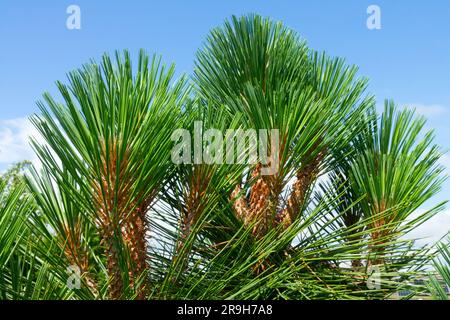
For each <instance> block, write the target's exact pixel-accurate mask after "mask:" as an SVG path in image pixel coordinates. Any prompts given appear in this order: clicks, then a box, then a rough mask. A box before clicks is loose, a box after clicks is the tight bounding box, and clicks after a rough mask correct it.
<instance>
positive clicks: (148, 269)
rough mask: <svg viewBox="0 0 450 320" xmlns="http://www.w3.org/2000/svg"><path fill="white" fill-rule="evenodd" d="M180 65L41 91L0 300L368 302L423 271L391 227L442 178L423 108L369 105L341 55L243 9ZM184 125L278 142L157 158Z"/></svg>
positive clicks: (419, 252) (89, 76)
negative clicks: (240, 152)
mask: <svg viewBox="0 0 450 320" xmlns="http://www.w3.org/2000/svg"><path fill="white" fill-rule="evenodd" d="M195 66H196V67H195V71H194V75H193V77H192V78H191V79H189V78H187V77H186V76H181V77H180V78H179V79H178V80H175V79H174V74H175V70H174V66H173V65H172V66H170V67H166V66H165V65H164V64H162V63H161V61H160V58H159V57H156V56H154V57H153V58H151V59H150V58H149V57H148V56H147V55H146V54H145V53H144V52H143V51H141V52H140V54H139V59H138V63H137V66H133V65H132V63H131V58H130V55H129V53H128V52H127V51H125V52H123V53H116V55H115V59H111V58H110V57H109V56H108V55H106V54H105V55H104V56H103V59H102V61H101V63H96V62H94V61H92V62H91V63H89V64H87V65H85V66H84V67H83V68H81V69H78V70H76V71H73V72H71V73H69V75H68V84H63V83H62V82H57V87H58V89H59V91H60V94H61V97H62V102H57V101H56V100H55V99H54V98H53V97H52V96H50V95H49V94H48V93H46V94H44V101H43V102H39V107H40V110H41V114H40V115H35V116H33V117H32V122H33V123H34V125H35V126H36V128H37V129H38V131H39V133H40V134H41V135H42V137H43V139H44V143H39V142H38V141H36V140H33V146H34V149H35V151H36V153H37V155H38V156H39V159H40V161H41V163H42V170H40V171H38V170H36V169H31V170H30V174H29V175H27V179H26V182H27V186H28V190H29V191H28V192H29V193H30V194H31V195H32V196H33V199H32V200H31V199H30V200H29V201H28V198H29V196H28V195H27V196H26V198H27V201H22V200H24V199H23V198H22V199H21V197H20V195H21V194H22V193H23V190H24V188H25V186H24V183H14V184H13V186H12V187H11V192H8V194H7V196H6V197H5V200H3V201H2V202H1V203H2V207H1V208H0V243H1V244H3V243H4V244H5V245H2V246H1V252H0V258H1V259H3V260H0V262H1V263H0V265H2V266H3V272H2V274H3V275H2V276H1V277H0V297H1V298H4V299H370V298H377V299H379V298H387V297H390V296H391V295H392V294H394V293H395V292H397V291H398V290H401V289H404V288H408V287H409V285H408V283H409V281H410V280H411V279H414V278H415V277H419V276H421V275H423V274H424V272H425V271H424V268H423V267H424V266H425V265H426V264H427V263H428V262H429V261H430V258H431V257H432V253H430V251H429V248H428V247H417V246H415V245H414V241H413V240H412V239H411V240H408V239H407V237H406V236H407V234H408V233H409V232H410V231H411V230H413V229H415V228H416V227H417V226H419V225H420V224H421V223H423V222H425V221H427V220H428V219H429V218H431V217H432V216H434V215H435V214H438V213H439V212H440V210H441V209H442V208H443V206H444V203H442V204H439V205H437V206H436V207H434V208H433V209H431V210H429V211H427V212H425V213H422V214H418V213H417V212H418V209H419V208H421V206H422V205H423V204H424V203H425V202H426V201H427V200H429V199H430V198H432V197H433V196H434V195H435V194H437V193H438V192H439V190H440V187H441V185H442V182H443V181H444V179H445V176H444V175H443V169H442V167H441V166H440V165H439V164H438V160H439V158H440V156H441V151H440V148H439V147H438V146H437V145H435V144H434V142H433V138H434V136H433V133H432V132H425V131H424V124H425V119H423V118H421V117H416V116H415V114H414V112H413V111H400V110H398V108H397V107H396V106H395V105H394V103H393V102H390V101H386V103H385V108H384V111H383V112H382V113H381V117H380V116H379V115H378V113H377V111H376V110H375V99H374V97H373V96H371V95H369V94H368V93H366V88H367V83H368V81H367V79H361V78H358V76H357V68H356V67H355V66H349V65H347V64H346V62H345V61H344V60H343V59H339V58H331V57H329V56H327V55H326V54H325V53H318V52H315V51H313V50H311V49H309V48H308V47H307V45H306V43H305V42H303V41H302V40H301V39H300V38H299V36H298V35H297V34H296V33H295V32H294V31H292V30H289V29H288V28H286V27H284V26H283V25H282V24H281V23H275V22H272V21H271V20H270V19H266V18H262V17H260V16H256V15H250V16H246V17H242V18H237V17H233V18H232V19H231V20H230V21H227V22H226V23H225V24H224V26H223V27H221V28H217V29H214V30H213V31H212V32H211V34H210V35H209V37H208V39H207V41H206V43H205V44H204V46H203V47H202V48H201V49H200V50H199V51H198V54H197V59H196V62H195ZM198 121H202V122H201V126H202V129H203V132H205V131H206V130H207V129H209V128H215V129H218V130H219V131H221V132H226V131H227V130H230V129H235V130H242V131H244V130H248V129H255V130H259V129H268V130H271V129H277V130H278V132H279V148H278V149H276V148H275V149H274V148H273V147H274V146H273V144H271V146H270V148H269V150H266V151H269V153H270V155H269V161H268V162H265V157H263V156H262V154H258V157H257V159H256V162H255V163H250V164H248V163H239V162H238V163H225V164H219V163H206V162H195V161H194V162H193V163H184V164H175V163H173V161H172V160H171V156H172V151H173V147H174V143H173V142H174V141H171V140H173V135H172V134H173V132H174V131H175V129H178V128H185V129H188V130H189V131H190V132H192V130H193V128H194V127H195V126H196V125H197V124H198ZM269 132H273V131H269ZM272 135H273V133H270V134H269V137H268V138H273V136H272ZM269 140H270V139H269ZM271 141H273V140H271ZM175 142H176V141H175ZM191 142H192V143H193V142H194V141H191ZM203 143H204V144H203V145H202V147H204V148H206V147H208V141H204V142H203ZM246 146H247V149H246V150H245V151H248V150H249V149H250V148H256V147H259V146H260V143H259V142H257V143H256V145H252V144H251V143H249V144H247V145H246ZM188 156H194V154H191V153H190V152H189V155H188ZM266 165H269V166H270V165H275V167H276V169H277V170H276V172H275V174H272V175H264V174H262V170H263V168H264V166H266ZM2 183H3V182H2ZM3 185H5V183H3ZM3 188H4V187H3ZM2 190H3V189H2ZM0 193H1V192H0ZM68 267H69V269H68ZM70 270H77V271H79V275H80V280H81V283H80V286H79V288H71V287H70V286H68V278H70ZM374 270H375V271H376V275H375V276H376V278H375V286H371V285H368V284H370V283H372V281H374V274H372V272H373V271H374Z"/></svg>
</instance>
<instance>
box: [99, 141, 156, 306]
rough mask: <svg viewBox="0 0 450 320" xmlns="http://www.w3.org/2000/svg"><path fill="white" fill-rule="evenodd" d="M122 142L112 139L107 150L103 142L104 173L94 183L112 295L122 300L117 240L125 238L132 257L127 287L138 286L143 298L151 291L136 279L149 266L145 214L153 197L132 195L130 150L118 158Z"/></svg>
mask: <svg viewBox="0 0 450 320" xmlns="http://www.w3.org/2000/svg"><path fill="white" fill-rule="evenodd" d="M119 145H120V144H119V143H118V142H117V141H112V142H110V143H109V145H108V149H107V147H106V144H105V143H103V144H102V153H101V160H102V168H101V176H100V178H99V179H98V182H96V183H94V195H95V199H94V201H95V203H96V205H97V225H98V228H99V233H100V235H101V238H102V243H103V244H104V245H105V248H106V254H107V270H108V275H109V277H110V286H109V296H110V298H111V299H121V298H122V296H123V292H124V288H125V284H124V283H123V279H122V274H121V268H120V263H119V262H120V259H121V252H119V250H120V249H119V248H118V241H123V243H124V244H125V245H126V246H127V247H128V249H129V251H130V257H131V261H129V262H128V270H129V281H130V283H129V284H127V286H128V285H129V286H130V287H134V288H135V290H136V291H137V298H138V299H144V298H145V297H146V295H147V291H148V290H147V281H145V279H144V280H143V281H142V282H141V284H140V285H139V287H137V288H136V286H137V283H136V282H137V280H138V279H139V278H140V277H141V276H142V275H143V273H144V272H145V271H146V270H147V268H148V265H147V247H146V231H147V225H146V219H145V214H146V211H147V207H148V205H149V204H150V202H151V198H152V197H148V198H142V199H141V198H139V197H135V198H134V199H132V198H130V196H131V194H132V192H131V190H130V186H131V185H132V183H133V180H132V178H130V176H129V173H127V169H128V168H127V165H128V157H129V153H130V152H129V150H125V152H124V155H123V157H122V158H121V159H118V155H119V148H120V146H119Z"/></svg>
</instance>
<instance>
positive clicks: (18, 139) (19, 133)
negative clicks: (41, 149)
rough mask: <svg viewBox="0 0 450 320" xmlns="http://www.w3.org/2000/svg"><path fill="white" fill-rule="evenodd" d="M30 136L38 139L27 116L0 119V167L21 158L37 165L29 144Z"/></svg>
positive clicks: (36, 159)
mask: <svg viewBox="0 0 450 320" xmlns="http://www.w3.org/2000/svg"><path fill="white" fill-rule="evenodd" d="M30 136H34V137H36V138H37V139H39V134H38V132H37V131H36V129H35V128H34V127H33V125H32V124H31V122H30V121H29V120H28V119H27V118H17V119H9V120H0V169H3V168H5V167H7V166H8V165H10V164H13V163H15V162H19V161H23V160H30V161H32V162H33V163H34V164H36V165H38V162H39V160H38V158H37V156H36V155H35V154H34V152H33V150H32V148H31V146H30V140H29V138H30Z"/></svg>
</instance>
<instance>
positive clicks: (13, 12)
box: [0, 0, 450, 242]
mask: <svg viewBox="0 0 450 320" xmlns="http://www.w3.org/2000/svg"><path fill="white" fill-rule="evenodd" d="M71 4H75V5H78V6H79V7H80V9H81V30H69V29H67V27H66V20H67V18H68V16H69V15H68V14H67V13H66V9H67V7H68V6H69V5H71ZM371 4H375V5H378V6H379V7H380V8H381V27H382V28H381V30H369V29H367V27H366V20H367V18H368V14H367V13H366V10H367V7H368V6H369V5H371ZM248 13H259V14H261V15H263V16H270V17H271V18H272V19H274V20H281V21H283V22H284V23H285V25H287V26H288V27H290V28H292V29H294V30H296V31H297V32H298V33H299V34H300V36H301V37H302V38H303V39H305V40H306V41H307V43H308V44H309V46H310V47H311V48H313V49H316V50H325V51H326V52H327V53H328V54H329V55H332V56H340V57H344V58H346V60H347V62H348V63H350V64H356V65H358V66H359V68H360V75H361V76H365V77H368V78H369V79H370V86H369V91H370V92H371V93H373V94H375V95H376V97H377V100H378V103H379V105H381V104H382V103H383V100H384V99H386V98H389V99H394V100H395V101H396V103H398V104H400V105H402V106H413V107H416V108H417V110H418V112H420V113H421V114H423V115H425V116H427V117H428V119H429V122H428V125H427V126H428V127H429V128H434V129H435V131H436V141H437V142H438V143H439V144H440V145H442V146H443V147H444V148H445V149H450V141H449V137H450V41H449V40H450V39H449V37H450V1H448V0H428V1H425V0H424V1H410V0H396V1H392V0H386V1H381V0H371V1H365V0H342V1H335V0H315V1H313V0H309V1H299V0H290V1H288V0H226V1H225V0H215V1H211V0H189V1H186V0H177V1H175V0H163V1H161V0H158V1H152V0H150V1H143V0H142V1H138V0H128V1H100V0H96V1H92V0H90V1H89V0H86V1H82V0H78V1H76V0H73V1H61V0H58V1H56V0H54V1H49V0H41V1H24V0H14V1H13V0H0V171H3V170H5V169H6V168H8V166H9V165H10V164H11V163H14V162H17V161H20V160H23V159H31V160H35V157H34V155H33V153H32V151H31V149H30V147H29V144H28V136H29V135H30V134H33V132H34V130H33V128H32V126H31V125H30V123H29V122H28V120H27V118H28V117H29V116H30V115H31V114H33V113H35V112H38V108H37V106H36V101H37V100H39V99H40V97H41V96H42V93H43V92H44V91H49V92H50V93H52V94H55V95H56V90H55V84H54V83H55V81H56V80H65V74H66V73H67V72H68V71H70V70H72V69H75V68H77V67H79V66H81V65H82V64H83V63H86V62H88V61H89V59H92V58H93V59H95V60H99V59H100V58H101V55H102V54H103V53H104V52H110V53H111V52H113V51H114V50H116V49H129V50H130V51H131V52H132V53H134V54H136V53H137V52H138V50H139V49H140V48H144V49H145V50H146V51H147V52H149V53H153V52H155V53H158V54H161V55H162V56H163V60H164V61H165V62H167V63H171V62H176V66H177V74H178V75H181V74H182V73H191V72H192V70H193V63H194V59H195V52H196V51H197V49H198V48H199V47H200V46H201V45H202V43H203V41H204V39H205V37H206V35H207V34H208V32H209V30H210V29H211V28H213V27H216V26H219V25H221V24H222V23H223V21H224V20H225V19H226V18H228V17H230V16H231V15H233V14H234V15H243V14H248ZM442 163H443V164H444V165H446V167H447V168H449V169H448V171H450V156H449V155H448V154H447V155H445V156H444V157H443V159H442ZM449 198H450V182H447V183H446V184H445V187H444V190H443V191H442V192H441V194H440V195H439V196H438V197H436V198H435V200H434V201H433V202H430V203H428V204H427V205H426V207H425V208H429V207H431V206H432V205H433V204H435V203H437V202H439V201H443V200H446V199H449ZM449 229H450V210H447V211H445V212H444V213H443V214H441V215H439V216H437V217H435V218H433V220H432V221H430V222H428V223H427V224H426V225H424V226H422V227H421V228H420V229H419V230H417V231H416V232H415V234H414V236H417V237H428V238H426V239H424V240H422V241H423V242H430V241H432V240H436V239H437V238H439V237H441V236H442V235H444V234H445V233H446V232H447V231H448V230H449Z"/></svg>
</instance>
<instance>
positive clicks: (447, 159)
mask: <svg viewBox="0 0 450 320" xmlns="http://www.w3.org/2000/svg"><path fill="white" fill-rule="evenodd" d="M440 163H441V164H442V165H443V166H444V167H446V168H447V172H448V173H449V174H450V156H449V155H448V154H444V155H443V156H442V157H441V159H440Z"/></svg>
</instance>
